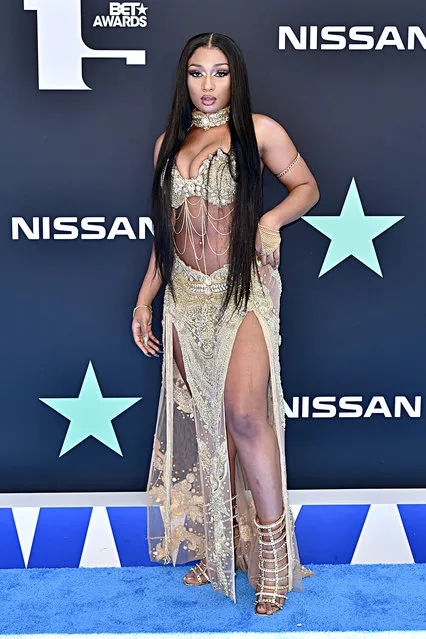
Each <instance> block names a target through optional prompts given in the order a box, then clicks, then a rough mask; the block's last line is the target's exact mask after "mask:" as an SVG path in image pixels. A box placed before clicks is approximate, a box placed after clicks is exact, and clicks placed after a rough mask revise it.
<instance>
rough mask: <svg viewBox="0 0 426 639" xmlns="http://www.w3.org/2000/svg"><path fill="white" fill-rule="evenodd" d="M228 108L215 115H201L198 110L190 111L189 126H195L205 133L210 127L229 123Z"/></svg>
mask: <svg viewBox="0 0 426 639" xmlns="http://www.w3.org/2000/svg"><path fill="white" fill-rule="evenodd" d="M229 114H230V106H229V105H228V106H226V107H224V108H223V109H220V110H219V111H216V112H215V113H203V112H202V111H199V110H198V109H194V110H193V111H192V122H191V126H196V127H199V128H202V129H204V131H207V130H208V129H210V128H211V127H212V126H220V125H221V124H225V123H226V122H228V121H229Z"/></svg>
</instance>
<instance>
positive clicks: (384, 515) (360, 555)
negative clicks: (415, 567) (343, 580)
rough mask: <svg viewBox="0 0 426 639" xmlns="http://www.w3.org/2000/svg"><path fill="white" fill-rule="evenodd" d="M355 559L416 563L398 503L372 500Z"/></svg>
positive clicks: (390, 562) (374, 561)
mask: <svg viewBox="0 0 426 639" xmlns="http://www.w3.org/2000/svg"><path fill="white" fill-rule="evenodd" d="M351 563H352V564H412V563H414V558H413V554H412V552H411V549H410V545H409V543H408V539H407V535H406V533H405V530H404V526H403V523H402V521H401V517H400V514H399V510H398V506H397V505H396V504H371V506H370V509H369V511H368V515H367V517H366V520H365V522H364V527H363V529H362V531H361V534H360V536H359V539H358V543H357V546H356V548H355V552H354V554H353V557H352V561H351Z"/></svg>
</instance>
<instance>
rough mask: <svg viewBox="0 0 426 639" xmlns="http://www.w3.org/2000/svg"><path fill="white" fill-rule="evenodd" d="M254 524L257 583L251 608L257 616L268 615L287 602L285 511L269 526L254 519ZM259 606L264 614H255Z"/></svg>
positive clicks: (257, 612)
mask: <svg viewBox="0 0 426 639" xmlns="http://www.w3.org/2000/svg"><path fill="white" fill-rule="evenodd" d="M255 524H256V528H257V532H258V538H259V580H258V583H257V592H256V601H255V604H254V609H255V612H256V614H258V615H270V614H274V613H275V612H278V611H279V610H281V608H282V607H283V606H284V602H285V600H286V599H287V596H286V593H287V590H288V554H287V542H286V535H287V533H286V525H285V510H284V511H283V512H282V514H281V517H280V518H279V519H277V521H274V522H273V523H271V524H261V523H260V522H259V519H258V517H257V516H256V518H255ZM261 604H263V605H264V608H265V612H259V607H260V605H261ZM268 604H269V605H268ZM268 610H269V612H268Z"/></svg>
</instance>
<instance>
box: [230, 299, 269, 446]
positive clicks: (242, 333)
mask: <svg viewBox="0 0 426 639" xmlns="http://www.w3.org/2000/svg"><path fill="white" fill-rule="evenodd" d="M269 372H270V366H269V356H268V351H267V347H266V343H265V338H264V335H263V330H262V327H261V326H260V324H259V320H258V319H257V317H256V314H255V313H254V312H253V311H250V312H249V313H247V315H246V317H245V318H244V320H243V322H242V323H241V325H240V327H239V329H238V331H237V335H236V337H235V341H234V345H233V348H232V353H231V359H230V362H229V367H228V372H227V376H226V382H225V398H224V399H225V411H226V421H227V425H229V427H230V428H231V430H233V431H234V432H235V434H237V435H238V434H247V435H250V431H252V430H253V429H254V430H256V429H257V428H259V427H261V426H262V425H263V426H264V425H265V423H266V422H267V391H268V381H269ZM241 431H242V432H241ZM244 431H246V432H244ZM252 434H253V433H252Z"/></svg>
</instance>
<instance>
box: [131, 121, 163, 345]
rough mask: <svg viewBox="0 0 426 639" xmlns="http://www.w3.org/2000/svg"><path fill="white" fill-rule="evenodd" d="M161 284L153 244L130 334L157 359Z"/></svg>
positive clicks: (156, 144) (157, 147) (157, 152)
mask: <svg viewBox="0 0 426 639" xmlns="http://www.w3.org/2000/svg"><path fill="white" fill-rule="evenodd" d="M163 138H164V133H162V134H161V135H160V137H159V138H157V141H156V142H155V147H154V167H155V165H156V164H157V159H158V154H159V152H160V147H161V144H162V142H163ZM161 284H162V279H161V275H160V272H159V271H158V270H157V271H156V269H155V249H154V244H153V245H152V251H151V257H150V260H149V264H148V268H147V270H146V273H145V277H144V279H143V282H142V285H141V287H140V290H139V295H138V298H137V300H136V304H135V307H136V306H139V305H140V304H143V306H140V307H139V308H137V309H136V310H135V314H134V317H133V321H132V333H133V338H134V341H135V343H136V345H137V346H139V348H140V349H141V351H142V352H143V353H144V354H145V355H147V356H148V357H151V355H154V356H155V357H158V354H157V353H158V351H159V344H160V342H159V340H158V339H157V338H156V337H155V335H154V334H153V332H152V328H151V326H152V308H151V306H152V302H153V301H154V298H155V296H156V295H157V293H158V291H159V290H160V287H161Z"/></svg>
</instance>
